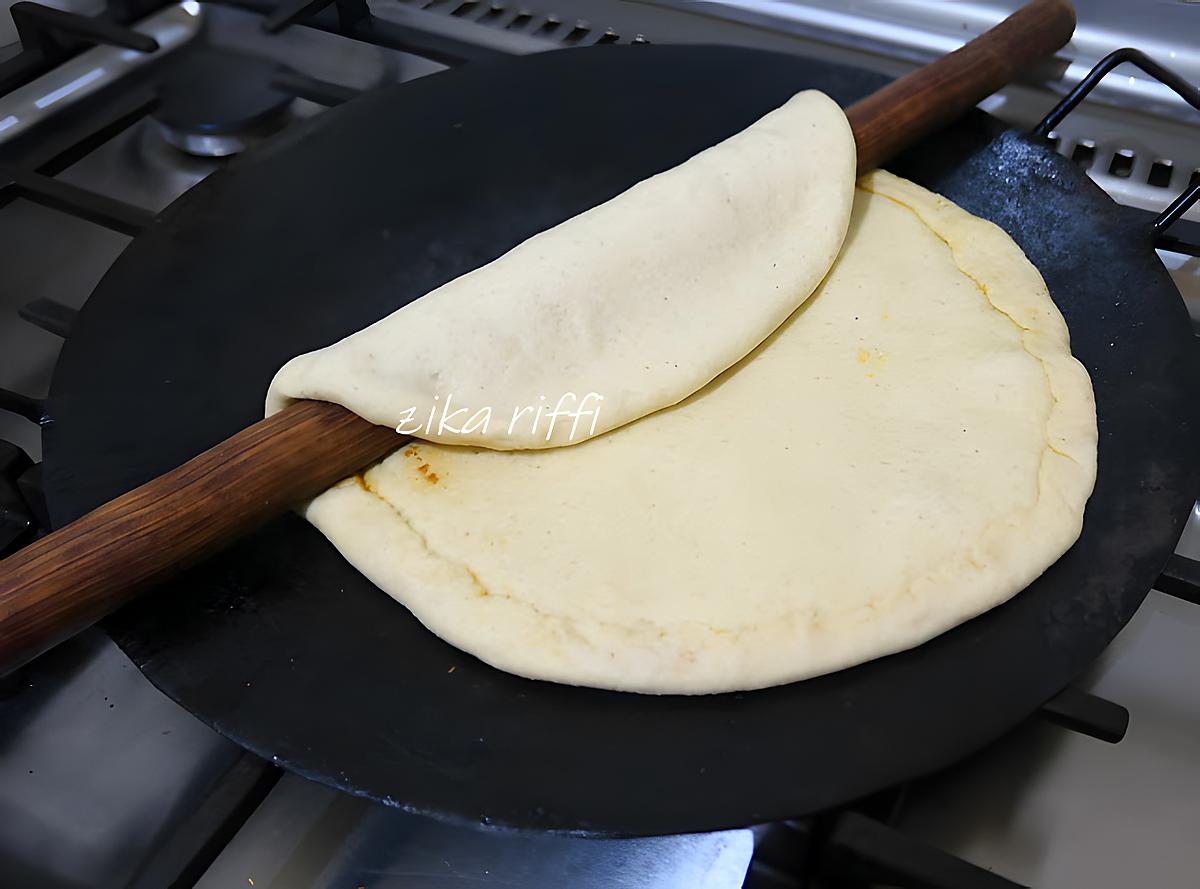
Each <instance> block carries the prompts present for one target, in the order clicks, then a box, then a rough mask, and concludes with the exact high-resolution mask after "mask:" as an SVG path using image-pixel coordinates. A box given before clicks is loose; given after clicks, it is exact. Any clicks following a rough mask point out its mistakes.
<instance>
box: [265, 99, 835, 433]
mask: <svg viewBox="0 0 1200 889" xmlns="http://www.w3.org/2000/svg"><path fill="white" fill-rule="evenodd" d="M854 169H855V149H854V137H853V135H852V134H851V132H850V125H849V124H848V123H847V122H846V116H845V115H844V114H843V113H842V110H841V108H839V107H838V106H837V104H836V103H835V102H834V101H833V100H832V99H830V98H829V97H828V96H826V95H824V94H823V93H819V92H814V91H808V92H803V93H800V94H798V95H796V96H795V97H793V98H792V99H791V100H789V101H788V102H787V103H786V104H785V105H784V106H783V107H781V108H779V109H777V110H775V111H772V112H771V113H770V114H767V115H766V116H765V117H763V118H762V119H761V120H759V121H757V122H756V123H754V124H752V125H751V126H750V127H749V128H747V129H746V130H743V131H742V132H740V133H738V134H737V135H735V136H733V137H732V138H729V139H726V140H725V141H724V142H721V143H719V144H718V145H716V146H714V147H712V148H710V149H708V150H707V151H703V152H701V153H700V154H698V155H696V156H695V157H693V158H691V159H690V160H688V161H686V162H684V163H683V164H681V165H680V166H678V167H675V168H674V169H671V170H668V171H666V172H664V173H661V174H659V175H657V176H654V177H651V178H650V179H647V180H646V181H644V182H641V183H639V184H637V185H635V186H634V187H633V188H631V189H629V191H627V192H624V193H623V194H621V195H618V196H617V197H615V198H613V199H612V200H610V201H608V202H606V203H604V204H601V205H600V206H599V207H596V208H594V209H592V210H589V211H587V212H586V213H583V214H581V215H579V216H576V217H574V218H573V219H569V220H567V221H566V222H564V223H562V224H561V225H558V226H555V227H554V228H552V229H550V230H548V231H545V232H542V233H541V234H539V235H536V236H535V237H533V238H530V239H529V240H528V241H525V242H524V243H523V244H520V245H519V246H517V247H516V248H514V249H513V250H511V251H509V252H508V253H506V254H505V255H504V256H501V257H500V258H499V259H497V260H495V261H494V262H491V263H489V264H488V265H486V266H484V267H482V268H480V269H478V270H476V271H473V272H471V273H469V274H467V275H463V276H462V277H461V278H457V279H455V280H453V281H451V282H450V283H448V284H445V285H443V286H442V287H439V288H438V289H436V290H434V291H433V292H431V293H429V294H426V295H425V296H424V297H422V298H421V299H419V300H417V301H415V302H412V303H409V304H408V305H406V306H404V307H403V308H401V309H399V310H398V311H396V312H394V313H392V314H391V315H389V316H388V317H387V318H384V319H383V320H382V321H379V322H377V323H376V324H373V325H371V326H370V327H368V328H366V329H364V330H361V331H359V332H358V333H355V334H353V335H351V336H349V337H347V338H346V339H344V340H342V341H341V342H339V343H335V344H334V345H332V346H329V347H327V348H325V349H321V350H319V351H316V352H310V353H309V354H307V355H301V356H299V357H297V358H294V359H293V360H292V361H290V362H289V363H288V364H286V365H285V366H284V367H283V369H282V370H280V371H279V373H278V374H277V375H276V377H275V379H274V381H272V383H271V389H270V391H269V393H268V396H267V412H268V413H273V412H275V411H276V410H279V409H280V408H281V407H283V406H284V405H285V404H287V402H288V401H289V400H290V399H296V398H315V399H319V400H322V401H333V402H337V403H339V404H342V405H345V406H346V407H348V408H350V410H352V411H354V412H355V413H357V414H359V415H360V416H363V417H365V418H366V419H368V420H370V421H371V422H372V423H378V424H380V425H385V426H392V427H397V426H400V425H401V424H402V421H405V420H406V419H408V420H410V421H411V420H413V419H415V421H416V424H419V423H420V421H423V420H424V419H425V418H426V417H428V416H429V413H430V410H431V409H434V410H435V412H436V413H437V415H438V417H439V419H440V417H441V412H442V411H443V410H444V409H445V406H446V404H447V402H448V400H452V401H450V404H451V406H450V409H449V410H448V411H445V412H446V413H448V414H450V415H451V416H450V418H449V423H450V426H449V427H448V429H458V428H462V426H463V425H464V424H466V425H471V424H470V423H469V422H468V421H469V420H470V419H471V418H472V416H474V415H475V414H476V413H477V412H478V411H482V410H483V409H485V408H488V409H490V410H491V421H490V422H489V423H488V424H487V426H486V428H477V429H473V431H472V432H471V433H470V434H462V433H459V432H450V431H445V432H442V431H440V430H439V429H438V427H437V424H435V425H434V426H433V428H432V429H430V430H428V431H423V432H422V433H421V437H422V438H425V439H430V440H433V441H444V442H447V443H450V444H478V445H483V446H486V447H491V448H501V449H505V448H545V447H551V446H555V445H562V444H568V443H570V442H572V441H574V442H578V441H582V440H584V439H585V438H587V437H588V436H589V435H591V434H600V433H603V432H606V431H608V430H609V429H615V428H617V427H618V426H622V425H624V424H625V423H628V422H629V421H631V420H636V419H637V418H638V417H642V416H645V415H646V414H649V413H651V412H653V411H656V410H658V409H660V408H663V407H667V406H669V405H672V404H676V403H677V402H679V401H680V400H681V399H683V398H686V397H687V396H688V395H691V394H692V393H693V392H695V391H696V390H697V389H699V388H700V387H701V386H703V385H704V384H706V383H708V382H709V381H710V380H712V379H713V378H714V377H715V376H716V375H717V374H719V373H721V371H723V370H725V369H726V368H728V367H730V366H731V365H733V364H734V363H735V362H737V361H739V360H741V359H742V358H743V357H744V356H745V355H746V354H747V353H748V352H749V351H750V350H751V349H753V348H754V347H755V346H757V345H758V344H759V343H761V342H762V341H763V338H764V337H766V336H767V334H769V333H770V332H771V331H772V330H774V329H775V328H776V327H778V326H779V324H780V323H781V322H782V321H783V320H784V319H785V318H787V317H788V315H790V314H791V313H792V312H793V311H794V310H795V309H796V307H797V306H799V305H800V304H801V303H802V302H803V301H804V300H805V299H807V298H808V296H809V295H810V294H811V293H812V292H813V290H814V289H815V288H816V286H817V285H818V284H819V283H820V281H821V279H822V278H823V277H825V273H826V272H827V271H828V270H829V267H830V265H832V264H833V261H834V259H835V257H836V256H837V254H838V250H839V249H840V247H841V244H842V239H843V238H844V237H845V234H846V225H847V224H848V222H849V219H850V205H851V203H852V202H853V197H854ZM593 392H594V393H596V394H598V395H600V396H602V397H603V399H604V400H603V403H602V404H601V405H600V408H601V409H600V412H599V417H598V418H597V422H596V423H595V425H594V427H593V425H592V424H591V423H590V422H585V423H559V424H557V425H556V426H553V427H551V426H550V424H548V423H547V424H542V425H541V426H540V427H539V428H536V429H535V427H534V423H533V422H532V420H533V419H535V418H536V416H537V415H536V414H535V412H534V411H533V410H530V411H528V412H527V413H525V414H523V415H522V417H521V421H520V422H518V423H516V424H515V426H513V428H512V429H510V428H509V427H510V426H512V425H513V423H512V420H513V416H514V411H518V410H522V409H524V408H534V407H537V406H540V405H541V404H542V403H543V402H542V400H541V399H542V398H543V397H544V398H545V399H547V400H548V403H549V404H550V406H551V407H553V406H555V405H557V403H558V402H559V400H560V399H561V398H562V397H563V396H565V395H566V394H567V393H573V394H574V396H575V398H577V399H580V400H582V399H584V398H585V397H586V396H587V394H588V393H593ZM572 404H573V403H572V402H571V401H570V400H568V401H565V402H564V403H563V407H564V408H570V407H572ZM595 405H596V402H595V401H592V402H589V403H588V404H587V405H586V407H588V408H591V407H594V406H595ZM576 406H577V407H583V406H581V405H576ZM409 408H412V412H411V413H408V414H406V413H405V412H406V411H407V410H408V409H409ZM460 410H461V413H457V415H456V416H455V413H456V412H459V411H460ZM481 419H482V416H481ZM526 421H529V422H526ZM573 427H574V428H573ZM404 428H405V429H406V430H408V431H411V430H412V429H414V428H416V425H405V426H404ZM547 429H549V430H551V435H550V437H549V438H547V437H546V435H545V432H546V431H547ZM572 432H574V433H575V434H574V436H573V437H572Z"/></svg>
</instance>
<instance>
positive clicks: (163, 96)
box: [153, 49, 293, 157]
mask: <svg viewBox="0 0 1200 889" xmlns="http://www.w3.org/2000/svg"><path fill="white" fill-rule="evenodd" d="M277 72H278V67H277V65H276V64H275V63H274V62H270V61H266V60H263V59H256V58H252V57H250V56H244V55H239V54H236V53H226V52H217V51H215V50H211V49H198V50H192V51H191V52H189V53H188V54H187V55H186V56H184V57H183V58H180V59H178V60H177V62H176V64H174V65H173V66H171V69H170V71H169V72H168V73H167V75H166V76H165V77H164V79H163V81H162V83H161V84H160V85H159V99H160V101H159V104H158V107H157V108H156V109H155V111H154V113H153V117H154V119H155V120H156V121H157V122H158V123H159V125H160V126H161V128H162V131H163V136H164V137H165V138H166V140H167V141H168V142H169V143H171V144H172V145H174V146H175V147H177V148H179V149H181V150H183V151H186V152H188V153H189V154H200V155H206V156H213V157H221V156H224V155H227V154H236V153H237V152H239V151H241V150H242V149H244V148H246V147H247V146H248V145H250V144H252V143H253V142H255V141H258V140H261V139H263V138H265V137H266V136H269V135H271V134H272V133H274V132H276V131H277V130H279V129H281V128H282V127H283V125H284V124H286V123H287V121H288V118H289V108H290V106H291V103H292V99H293V97H292V96H290V95H288V94H287V93H284V92H282V91H280V90H279V89H277V88H276V87H275V86H274V79H275V76H276V74H277Z"/></svg>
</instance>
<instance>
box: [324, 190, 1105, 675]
mask: <svg viewBox="0 0 1200 889" xmlns="http://www.w3.org/2000/svg"><path fill="white" fill-rule="evenodd" d="M859 187H861V188H863V189H864V190H867V191H871V192H873V193H876V194H879V195H882V196H884V197H887V198H889V199H891V200H893V201H896V202H897V203H901V204H903V205H904V206H906V207H908V208H909V209H910V210H912V212H914V213H915V214H916V215H917V216H918V217H919V218H920V219H921V220H922V221H923V222H924V223H925V224H926V225H927V226H928V227H929V228H930V229H931V230H933V231H934V232H935V234H937V235H938V236H939V237H940V238H941V239H942V240H943V241H945V242H946V243H947V246H948V247H949V248H950V250H951V252H952V255H953V258H954V261H955V263H956V264H957V265H958V266H959V268H960V270H962V271H963V272H964V274H966V275H967V276H968V277H972V278H974V279H975V280H976V282H977V283H980V282H982V287H981V290H982V292H983V293H984V295H985V296H986V298H987V299H988V301H989V302H990V303H991V304H992V305H993V306H994V307H995V308H996V309H997V310H998V311H1000V312H1001V313H1003V314H1004V315H1006V316H1008V317H1009V318H1010V319H1011V320H1012V322H1013V323H1014V324H1015V325H1016V326H1018V327H1019V328H1020V329H1021V331H1022V341H1023V345H1024V348H1025V349H1026V351H1028V352H1029V353H1030V354H1031V355H1033V356H1034V357H1035V358H1037V359H1038V360H1039V361H1040V362H1041V364H1042V367H1043V369H1044V370H1045V373H1046V380H1047V385H1048V387H1049V389H1050V392H1051V395H1052V401H1053V403H1052V406H1051V409H1050V414H1049V417H1048V420H1047V425H1046V436H1047V447H1046V449H1045V451H1044V453H1043V457H1042V462H1041V466H1040V472H1039V492H1038V500H1037V502H1036V504H1035V505H1034V506H1033V507H1032V508H1031V509H1030V510H1028V511H1027V512H1025V513H1022V514H1018V515H1013V516H1010V517H1009V519H1008V521H1005V522H999V523H996V524H993V525H992V526H990V527H989V528H988V530H987V531H986V532H985V533H984V534H983V535H982V536H981V538H980V539H979V540H978V541H977V543H976V545H975V547H974V548H973V549H972V550H971V551H970V552H968V553H965V554H964V555H963V557H962V558H960V559H958V560H955V561H952V562H948V563H944V564H942V565H939V566H937V567H936V568H934V569H932V570H930V571H928V572H926V573H925V574H924V575H923V576H920V577H918V578H916V579H914V581H913V582H912V584H911V585H910V586H909V587H908V588H907V589H899V590H897V592H896V593H895V594H894V595H893V596H892V597H890V599H889V600H887V601H876V602H872V603H870V605H869V606H868V607H867V608H861V609H858V610H857V611H855V612H848V613H842V614H839V615H833V616H831V617H829V618H827V619H826V620H825V622H824V623H823V624H822V625H821V626H812V625H811V624H810V623H806V622H805V620H804V618H803V617H802V616H800V615H793V616H792V618H791V619H790V620H786V619H785V620H780V621H777V622H775V623H772V624H770V625H766V626H754V627H751V628H750V629H749V630H747V631H743V632H738V633H728V632H727V633H721V634H717V633H714V632H713V631H712V630H711V629H710V628H708V627H706V626H703V625H699V624H688V623H684V624H681V625H676V626H673V627H671V628H670V632H669V635H668V636H666V637H664V636H661V635H660V634H661V632H662V628H659V627H656V626H653V625H650V624H648V623H647V624H645V625H636V626H624V625H613V624H601V623H600V622H597V621H577V620H572V619H567V618H563V617H561V616H560V615H552V614H546V613H544V612H541V611H538V610H536V609H535V607H534V606H533V605H532V604H530V603H527V602H524V601H521V600H517V599H512V598H508V597H505V596H499V595H495V594H488V591H486V590H485V589H483V588H482V587H481V585H480V584H479V582H478V580H477V579H476V578H475V577H474V575H473V574H471V572H470V570H469V569H468V568H467V567H466V566H464V565H459V564H456V563H453V562H451V561H448V560H446V559H444V558H442V557H441V556H440V555H438V554H437V553H434V552H431V551H430V550H429V549H428V547H427V545H426V544H425V542H424V541H423V540H422V539H421V538H420V536H419V534H418V533H417V532H416V531H415V530H414V529H413V528H412V527H411V526H410V525H409V524H408V522H407V521H405V519H404V517H403V515H402V514H401V512H399V511H398V510H397V509H396V507H395V506H393V505H392V504H390V503H388V502H387V501H385V500H383V499H382V498H380V497H378V496H377V495H374V494H372V493H371V492H369V491H368V490H367V489H366V488H365V487H364V486H363V485H360V484H359V483H358V482H357V481H356V480H353V479H351V480H348V481H346V482H343V483H341V484H340V485H338V486H335V487H334V488H332V489H330V490H329V491H328V492H326V493H325V494H322V495H321V496H320V497H318V498H317V499H316V500H314V501H313V502H312V504H311V505H310V506H309V508H308V509H307V511H306V517H307V518H308V519H309V521H311V522H312V523H313V524H314V525H316V526H317V527H318V528H319V529H320V530H321V531H322V532H323V533H324V534H325V535H326V536H327V537H328V538H329V539H330V540H331V541H332V542H333V543H334V544H335V545H336V546H337V548H338V549H339V550H340V551H341V552H342V553H343V554H344V555H345V556H346V557H347V559H349V561H350V562H351V563H353V564H354V565H355V566H356V567H357V568H358V569H359V570H360V571H362V572H363V573H364V574H365V575H366V576H367V577H368V578H370V579H371V580H372V581H373V582H375V583H376V584H377V585H378V586H380V587H381V588H383V589H384V590H385V591H387V592H388V593H389V594H390V595H392V596H393V597H394V598H396V599H397V600H398V601H400V602H401V603H403V604H405V605H406V606H408V607H410V608H411V609H413V610H414V613H416V614H417V616H418V618H419V619H420V620H421V621H422V623H424V624H425V626H426V627H428V628H429V629H430V630H432V631H433V632H434V633H436V634H437V635H438V636H440V637H442V638H443V639H445V640H446V641H448V642H449V643H451V644H453V645H456V646H459V647H461V648H463V649H465V650H468V651H470V652H471V654H473V655H475V656H476V657H479V658H480V659H482V660H484V661H485V662H487V663H490V664H492V665H493V666H496V667H498V668H500V669H503V670H506V671H508V672H511V673H516V674H518V675H523V676H528V677H530V678H535V679H545V680H550V681H558V682H565V683H569V684H576V685H590V686H597V687H602V688H614V689H617V690H623V691H635V692H643V693H652V694H662V693H681V694H702V693H716V692H724V691H736V690H749V689H753V688H761V687H767V686H772V685H779V684H783V683H786V682H792V681H797V680H801V679H805V678H809V677H812V676H816V675H821V674H824V673H829V672H834V671H836V670H839V669H843V668H845V667H849V666H852V665H854V664H858V663H861V662H863V661H866V660H871V659H874V658H877V657H882V656H884V655H887V654H891V653H894V652H897V651H902V650H904V649H907V648H911V647H914V646H916V645H919V644H921V643H922V642H925V641H927V640H928V639H930V638H932V637H934V636H936V635H939V634H940V633H943V632H945V631H946V630H948V629H950V628H951V627H953V626H956V625H958V624H960V623H962V622H964V621H966V620H969V619H970V618H972V617H975V616H977V615H978V614H981V613H983V612H984V611H987V610H989V609H990V608H993V607H995V606H997V605H999V604H1001V603H1002V602H1004V601H1005V600H1007V599H1008V598H1010V597H1011V596H1013V595H1015V594H1016V593H1017V592H1019V591H1020V590H1022V589H1024V588H1025V587H1026V586H1027V585H1028V584H1029V583H1030V582H1031V581H1033V580H1034V579H1035V578H1036V577H1037V576H1038V575H1040V574H1041V573H1042V571H1044V570H1045V567H1047V566H1049V565H1050V564H1052V563H1053V562H1054V561H1056V560H1057V559H1058V557H1059V556H1061V555H1062V553H1063V552H1065V551H1066V550H1067V549H1068V548H1069V547H1070V546H1071V545H1072V544H1073V543H1074V541H1075V540H1076V539H1077V538H1078V536H1079V532H1080V529H1081V527H1082V520H1083V510H1084V506H1085V504H1086V501H1087V498H1088V496H1089V495H1090V493H1091V490H1092V486H1093V484H1094V481H1095V473H1096V440H1097V435H1096V423H1095V403H1094V398H1093V395H1092V388H1091V382H1090V380H1089V378H1088V375H1087V372H1086V370H1085V369H1084V368H1083V367H1082V365H1080V364H1079V363H1078V362H1077V361H1076V360H1075V359H1074V358H1073V357H1072V356H1071V354H1070V345H1069V337H1068V332H1067V327H1066V324H1065V322H1064V320H1063V318H1062V315H1061V314H1060V313H1059V311H1058V309H1057V307H1056V306H1055V305H1054V303H1053V302H1052V301H1051V299H1050V296H1049V293H1048V291H1047V289H1046V286H1045V283H1044V282H1043V281H1042V278H1041V276H1040V274H1038V272H1037V270H1036V269H1035V268H1034V267H1033V265H1032V264H1031V263H1029V261H1028V260H1027V259H1026V258H1025V256H1024V254H1023V253H1022V252H1021V250H1020V248H1019V247H1018V246H1017V245H1016V244H1015V243H1014V242H1013V241H1012V240H1011V239H1010V238H1009V237H1008V236H1007V235H1006V234H1004V233H1003V232H1002V231H1001V230H1000V229H998V228H997V227H996V226H994V225H993V224H992V223H990V222H987V221H985V220H982V219H979V218H978V217H975V216H972V215H971V214H969V213H967V212H966V211H964V210H962V209H961V208H959V207H957V206H955V205H954V204H952V203H951V202H949V201H947V200H945V199H944V198H941V197H939V196H938V195H935V194H933V193H931V192H928V191H926V190H925V189H923V188H920V187H919V186H917V185H915V184H913V183H910V182H907V181H905V180H902V179H899V178H897V177H895V176H892V175H890V174H887V173H882V172H876V173H872V174H868V175H867V176H865V177H863V178H862V179H861V180H860V182H859ZM1001 268H1002V269H1003V270H1004V274H1002V275H999V276H997V275H996V274H995V271H996V270H997V269H1001ZM368 478H369V475H368ZM1033 555H1036V556H1037V557H1036V558H1035V557H1033ZM397 565H403V566H404V570H403V571H398V570H397V568H396V566H397ZM947 601H950V602H953V603H954V607H953V608H947V607H946V605H945V603H946V602H947ZM485 603H486V604H485ZM880 618H882V619H880ZM480 621H486V622H487V623H488V624H490V625H493V626H495V625H503V627H504V632H501V633H496V634H490V633H478V632H471V631H470V630H469V629H467V628H470V627H472V626H473V625H477V624H478V622H480ZM618 659H619V663H614V661H617V660H618ZM448 666H449V665H448ZM615 668H616V669H615ZM616 675H619V676H620V677H621V678H620V680H619V681H614V676H616Z"/></svg>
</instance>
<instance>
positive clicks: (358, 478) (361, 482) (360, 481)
mask: <svg viewBox="0 0 1200 889" xmlns="http://www.w3.org/2000/svg"><path fill="white" fill-rule="evenodd" d="M354 483H355V484H356V485H358V486H359V487H360V488H362V489H363V490H364V491H370V490H371V488H370V486H369V485H368V484H367V477H366V476H365V475H363V474H362V473H361V472H356V473H354Z"/></svg>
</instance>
